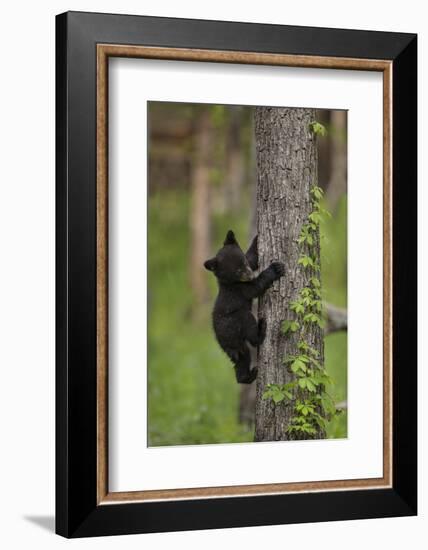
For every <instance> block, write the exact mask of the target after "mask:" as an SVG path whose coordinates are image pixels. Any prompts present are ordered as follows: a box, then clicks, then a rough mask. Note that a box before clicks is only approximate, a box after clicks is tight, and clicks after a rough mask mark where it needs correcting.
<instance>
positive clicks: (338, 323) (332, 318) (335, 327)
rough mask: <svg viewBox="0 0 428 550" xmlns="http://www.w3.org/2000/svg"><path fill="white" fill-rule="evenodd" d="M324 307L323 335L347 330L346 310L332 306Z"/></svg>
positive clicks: (326, 305)
mask: <svg viewBox="0 0 428 550" xmlns="http://www.w3.org/2000/svg"><path fill="white" fill-rule="evenodd" d="M324 307H325V312H326V314H327V326H326V327H325V334H330V333H332V332H337V331H339V330H348V312H347V310H346V309H343V308H341V307H336V306H333V305H332V304H325V306H324Z"/></svg>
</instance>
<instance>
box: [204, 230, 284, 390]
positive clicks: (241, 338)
mask: <svg viewBox="0 0 428 550" xmlns="http://www.w3.org/2000/svg"><path fill="white" fill-rule="evenodd" d="M258 263H259V260H258V252H257V237H255V238H254V240H253V242H252V243H251V246H250V248H249V249H248V251H247V253H246V254H244V252H243V251H242V249H241V247H240V246H239V244H238V242H237V241H236V239H235V235H234V233H233V231H228V233H227V235H226V239H225V241H224V246H223V248H221V249H220V250H219V251H218V252H217V255H216V256H215V258H212V259H211V260H207V261H206V262H205V263H204V266H205V268H206V269H208V270H209V271H212V272H213V273H214V275H215V276H216V277H217V280H218V285H219V293H218V296H217V299H216V301H215V305H214V311H213V326H214V332H215V335H216V338H217V340H218V343H219V344H220V346H221V348H222V349H223V350H224V351H225V352H226V354H227V355H228V356H229V357H230V359H231V360H232V362H233V363H234V367H235V372H236V380H237V381H238V383H239V384H251V383H252V382H253V381H254V380H255V378H256V377H257V367H253V368H252V369H251V356H250V350H249V348H248V345H247V342H249V343H250V344H251V345H252V346H258V345H260V344H261V343H262V342H263V340H264V338H265V335H266V321H265V319H259V321H258V322H257V321H256V319H255V318H254V316H253V314H252V313H251V304H252V301H253V299H254V298H258V297H259V296H262V295H263V294H264V293H265V292H266V290H268V288H270V287H271V286H272V284H273V282H274V281H276V280H278V279H279V278H280V277H282V276H283V275H284V265H283V264H281V263H279V262H274V263H272V264H271V265H270V266H269V267H268V268H267V269H265V270H264V271H262V272H261V273H260V274H259V275H258V276H257V277H255V276H254V273H253V271H255V270H256V269H257V268H258Z"/></svg>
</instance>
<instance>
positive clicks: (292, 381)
mask: <svg viewBox="0 0 428 550" xmlns="http://www.w3.org/2000/svg"><path fill="white" fill-rule="evenodd" d="M314 122H315V111H314V110H313V109H288V108H270V107H258V108H256V109H255V135H256V149H257V170H258V188H257V210H258V235H259V260H260V269H265V268H266V267H267V266H268V265H269V264H270V262H272V261H274V260H275V261H280V262H283V263H284V264H285V270H286V271H285V276H284V277H283V278H282V279H281V280H280V281H279V282H276V283H275V284H274V287H273V288H272V289H271V290H270V291H268V292H267V293H266V294H265V295H264V296H263V297H262V298H261V299H260V301H259V316H260V317H264V318H265V319H266V320H267V334H266V339H265V341H264V343H263V344H262V346H260V349H259V355H258V366H259V374H258V378H257V400H256V427H255V439H256V441H275V440H287V439H307V438H312V437H313V438H315V437H316V438H322V437H324V436H325V430H324V429H323V427H322V423H321V425H320V424H317V423H316V422H310V428H308V429H307V430H300V429H299V428H298V427H296V422H297V421H296V418H302V417H303V416H304V415H299V414H298V411H296V406H297V405H298V404H301V403H306V400H307V399H309V398H310V397H311V396H310V394H311V393H312V392H311V389H312V386H310V387H303V388H301V387H300V385H299V383H297V381H298V375H299V374H301V373H300V370H296V373H293V372H292V371H291V368H290V363H288V364H284V361H285V360H286V359H287V358H289V357H293V356H294V357H295V356H298V355H300V354H301V353H302V350H301V348H300V347H299V344H301V343H302V342H305V345H307V346H309V347H310V349H311V350H314V356H316V361H317V363H318V364H319V365H321V367H322V366H323V361H324V338H323V330H322V328H321V327H320V323H317V322H312V321H309V322H303V321H298V320H297V314H296V313H297V312H296V311H295V310H294V311H293V303H294V304H295V303H297V302H298V301H299V299H300V297H301V292H302V290H303V289H306V288H309V289H311V292H312V289H313V288H316V289H319V281H320V274H319V265H320V248H319V225H318V223H315V222H316V221H317V220H316V217H315V220H314V223H313V224H312V225H311V230H310V234H311V243H312V246H311V247H310V249H309V250H308V247H309V243H307V241H306V242H305V243H303V249H305V248H306V250H304V255H303V256H302V243H300V244H299V240H300V241H301V237H302V226H305V227H306V226H307V225H308V224H311V219H310V216H311V215H312V213H313V211H314V203H313V192H312V190H313V188H314V186H315V185H317V162H318V158H317V147H316V136H315V133H314V131H313V129H314V127H313V123H314ZM305 245H308V246H305ZM302 257H306V258H310V264H306V262H303V263H302ZM308 261H309V260H308ZM315 280H316V281H318V282H317V283H315V284H314V281H315ZM317 293H318V290H317ZM311 298H312V295H311ZM292 320H294V321H295V322H299V323H300V326H299V327H298V328H297V327H296V325H293V330H287V333H286V334H285V333H284V331H283V328H284V325H283V323H284V322H286V323H287V322H288V323H290V322H291V321H292ZM294 329H296V330H294ZM305 355H306V356H309V355H310V354H309V353H305ZM303 368H304V369H306V365H305V364H304V365H303ZM302 374H304V372H303V371H302ZM301 378H306V377H305V376H301ZM269 388H271V395H270V397H269V398H266V392H268V391H269ZM311 403H313V404H314V402H312V401H311ZM308 406H309V405H308ZM311 410H312V409H311ZM313 411H314V413H315V414H319V413H320V412H321V409H320V407H319V406H318V405H317V406H316V407H313ZM306 416H307V415H306ZM298 423H299V422H297V424H298ZM302 425H303V421H302ZM295 427H296V429H294V428H295Z"/></svg>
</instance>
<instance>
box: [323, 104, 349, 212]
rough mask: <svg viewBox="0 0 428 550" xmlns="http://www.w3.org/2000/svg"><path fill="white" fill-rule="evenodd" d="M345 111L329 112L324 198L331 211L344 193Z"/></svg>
mask: <svg viewBox="0 0 428 550" xmlns="http://www.w3.org/2000/svg"><path fill="white" fill-rule="evenodd" d="M346 118H347V113H346V111H332V112H331V121H330V124H331V138H330V140H331V148H330V155H331V157H330V158H331V160H330V166H331V172H330V181H329V184H328V186H327V191H326V195H325V198H326V200H327V204H328V207H329V209H330V210H331V211H332V212H333V211H334V210H335V209H336V206H337V203H338V202H339V199H340V197H341V196H342V195H344V194H345V193H346V179H347V176H346V171H347V147H346V122H347V121H346Z"/></svg>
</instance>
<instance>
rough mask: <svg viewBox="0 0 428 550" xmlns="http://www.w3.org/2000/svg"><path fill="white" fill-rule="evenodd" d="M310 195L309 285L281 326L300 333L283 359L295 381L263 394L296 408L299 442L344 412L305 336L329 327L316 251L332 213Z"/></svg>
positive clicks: (303, 260)
mask: <svg viewBox="0 0 428 550" xmlns="http://www.w3.org/2000/svg"><path fill="white" fill-rule="evenodd" d="M317 124H318V123H317ZM320 126H321V125H320ZM311 129H312V131H313V132H314V133H321V132H320V131H319V128H318V127H314V125H313V126H312V127H311ZM310 193H311V204H312V211H311V212H310V214H309V215H308V219H307V220H306V222H305V223H304V224H303V225H302V227H301V230H300V235H299V239H298V243H299V245H300V256H299V259H298V264H299V265H301V266H302V269H304V270H305V271H306V272H307V275H308V283H307V285H306V286H305V287H304V288H302V289H301V290H300V292H299V294H298V297H297V299H296V300H295V301H294V302H292V303H291V304H290V309H291V310H292V311H293V312H294V313H295V316H294V317H295V318H294V319H286V320H284V321H283V323H282V327H281V328H282V332H283V333H284V334H287V333H297V332H298V331H299V342H298V344H297V350H298V351H297V353H296V354H293V355H287V356H286V357H284V359H283V364H284V368H287V369H289V371H291V373H293V374H294V375H295V378H294V379H293V380H292V381H291V382H288V383H287V384H283V385H279V384H268V385H267V386H266V388H265V391H264V393H263V399H271V400H272V401H273V403H274V404H275V406H286V405H290V406H292V407H293V416H292V418H291V421H290V423H289V425H288V426H287V429H286V430H287V432H288V433H289V434H290V435H292V436H293V438H296V439H309V438H311V437H315V436H316V435H317V434H318V433H319V432H320V431H321V432H323V433H324V434H325V431H326V427H327V421H330V420H331V419H332V418H333V416H335V415H337V414H339V413H340V412H341V411H340V410H337V409H336V406H335V403H334V400H333V398H332V397H331V395H330V394H329V393H328V392H327V389H326V388H327V386H328V385H329V384H330V385H331V384H333V380H332V379H331V377H330V376H328V374H327V372H326V370H325V367H324V365H323V364H322V362H321V361H320V360H319V359H320V358H319V353H318V351H317V350H316V349H314V348H313V347H312V346H311V345H310V343H309V341H308V339H307V336H306V334H305V333H306V328H307V327H308V326H309V325H310V324H311V323H315V324H317V325H318V326H319V327H320V328H324V325H325V320H324V318H323V308H322V300H321V298H322V296H321V281H320V277H319V273H320V269H321V268H320V265H319V263H318V262H317V260H316V255H315V254H314V251H315V250H316V247H317V246H318V245H319V243H318V239H319V237H318V235H319V224H320V221H321V219H322V218H323V217H325V216H330V213H329V212H328V211H327V210H325V209H324V208H322V207H321V200H322V197H323V190H322V189H321V188H320V187H318V186H317V185H313V186H312V187H311V188H310Z"/></svg>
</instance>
